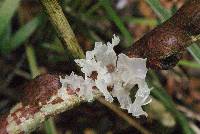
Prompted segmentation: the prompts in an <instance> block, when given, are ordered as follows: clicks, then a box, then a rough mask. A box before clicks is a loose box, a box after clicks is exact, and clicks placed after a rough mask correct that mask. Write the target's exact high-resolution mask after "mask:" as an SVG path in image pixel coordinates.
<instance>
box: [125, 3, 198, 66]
mask: <svg viewBox="0 0 200 134" xmlns="http://www.w3.org/2000/svg"><path fill="white" fill-rule="evenodd" d="M199 34H200V0H191V1H188V2H187V3H186V4H185V5H184V6H183V7H182V8H181V9H179V10H178V11H177V13H176V14H175V15H173V16H172V17H171V18H170V19H169V20H167V21H166V22H164V23H163V24H161V25H160V26H158V27H156V28H155V29H153V30H152V31H150V32H149V33H147V34H146V35H144V36H143V37H142V38H141V39H140V40H138V41H137V42H136V43H134V44H133V45H132V47H131V48H128V49H127V50H125V51H124V53H126V54H127V55H129V56H130V57H143V58H147V66H148V67H149V68H152V69H170V68H172V67H174V66H175V65H176V64H177V62H178V61H179V60H180V58H181V57H182V53H183V51H184V50H185V49H186V48H187V47H188V46H189V45H191V43H192V42H193V37H194V36H196V35H199Z"/></svg>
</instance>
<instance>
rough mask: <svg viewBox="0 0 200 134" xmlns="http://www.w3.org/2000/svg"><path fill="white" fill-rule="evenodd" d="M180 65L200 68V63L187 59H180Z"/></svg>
mask: <svg viewBox="0 0 200 134" xmlns="http://www.w3.org/2000/svg"><path fill="white" fill-rule="evenodd" d="M178 65H181V66H185V67H191V68H197V69H200V64H199V63H195V62H191V61H187V60H180V61H179V63H178Z"/></svg>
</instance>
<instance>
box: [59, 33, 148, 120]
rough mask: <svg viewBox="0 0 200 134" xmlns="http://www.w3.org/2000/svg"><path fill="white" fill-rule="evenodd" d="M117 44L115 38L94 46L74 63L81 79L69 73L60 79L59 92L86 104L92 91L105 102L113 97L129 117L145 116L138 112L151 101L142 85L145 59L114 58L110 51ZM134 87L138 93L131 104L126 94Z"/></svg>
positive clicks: (143, 112)
mask: <svg viewBox="0 0 200 134" xmlns="http://www.w3.org/2000/svg"><path fill="white" fill-rule="evenodd" d="M119 41H120V39H119V37H118V36H115V35H114V37H113V38H112V42H108V43H107V44H103V43H102V42H96V43H95V47H94V50H92V51H87V52H86V58H85V59H76V60H75V62H76V63H77V64H78V65H79V66H80V67H81V71H82V72H83V73H84V78H83V77H82V76H78V75H76V74H74V73H73V72H72V73H71V75H70V76H65V78H64V79H62V78H60V82H61V83H62V88H61V89H62V90H63V89H68V88H70V89H71V90H73V92H75V93H76V94H77V95H78V96H80V97H83V98H85V99H86V100H88V101H91V100H92V99H93V91H94V90H99V91H100V92H102V94H103V95H104V96H105V99H106V100H107V101H109V102H112V101H113V97H116V98H117V99H118V101H119V103H120V105H121V108H123V109H127V110H128V112H129V113H132V115H133V116H140V115H146V116H147V113H146V112H145V111H143V109H142V106H143V105H146V104H148V103H150V101H151V98H150V97H149V95H150V89H149V87H148V85H147V83H146V82H145V78H146V73H147V68H146V59H143V58H129V57H128V56H126V55H125V54H119V55H118V56H117V55H116V53H115V51H114V50H113V47H114V46H116V45H118V44H119ZM135 86H137V87H138V89H137V91H135V92H136V94H135V100H134V102H132V100H131V98H130V91H131V90H132V89H133V87H135ZM134 90H136V89H134Z"/></svg>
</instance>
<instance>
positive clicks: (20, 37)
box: [1, 16, 41, 54]
mask: <svg viewBox="0 0 200 134" xmlns="http://www.w3.org/2000/svg"><path fill="white" fill-rule="evenodd" d="M40 23H41V17H40V16H38V17H36V18H34V19H32V20H31V21H30V22H28V23H27V24H25V25H24V26H22V27H21V28H20V29H19V30H18V31H17V32H16V33H15V34H14V35H13V36H12V37H11V38H10V40H9V41H8V42H7V43H6V44H3V47H2V48H1V51H2V53H4V54H7V53H10V52H11V51H12V50H14V49H16V48H17V47H19V46H20V45H21V44H22V43H23V42H24V41H26V40H27V39H28V38H29V37H30V35H31V34H32V33H33V32H34V31H35V30H36V28H37V27H38V26H39V24H40Z"/></svg>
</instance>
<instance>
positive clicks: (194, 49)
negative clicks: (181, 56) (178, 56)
mask: <svg viewBox="0 0 200 134" xmlns="http://www.w3.org/2000/svg"><path fill="white" fill-rule="evenodd" d="M187 50H188V51H189V52H190V54H191V55H192V56H193V58H194V59H195V60H196V61H197V62H198V63H199V64H200V48H199V46H198V45H197V44H195V43H194V44H192V45H191V46H190V47H188V48H187Z"/></svg>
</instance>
